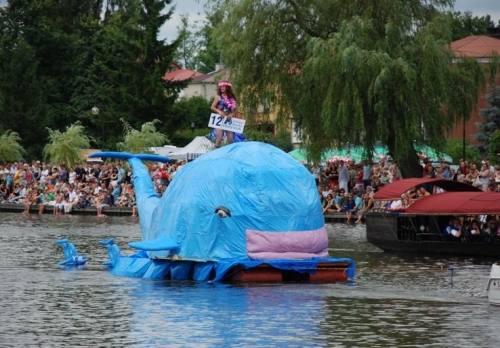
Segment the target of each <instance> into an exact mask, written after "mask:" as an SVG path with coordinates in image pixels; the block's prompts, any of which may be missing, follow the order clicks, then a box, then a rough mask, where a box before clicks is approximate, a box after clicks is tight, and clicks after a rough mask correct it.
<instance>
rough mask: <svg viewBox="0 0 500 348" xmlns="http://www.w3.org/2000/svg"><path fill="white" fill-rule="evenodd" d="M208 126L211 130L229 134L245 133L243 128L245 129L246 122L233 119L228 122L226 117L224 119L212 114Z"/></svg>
mask: <svg viewBox="0 0 500 348" xmlns="http://www.w3.org/2000/svg"><path fill="white" fill-rule="evenodd" d="M208 126H209V127H210V128H217V129H222V130H226V131H229V132H236V133H243V128H245V120H242V119H240V118H234V117H232V118H231V120H229V121H226V117H222V116H220V115H219V114H216V113H212V114H210V119H209V120H208Z"/></svg>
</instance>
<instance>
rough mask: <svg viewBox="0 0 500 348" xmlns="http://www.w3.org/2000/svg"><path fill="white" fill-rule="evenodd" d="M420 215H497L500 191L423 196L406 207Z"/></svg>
mask: <svg viewBox="0 0 500 348" xmlns="http://www.w3.org/2000/svg"><path fill="white" fill-rule="evenodd" d="M406 213H407V214H420V215H438V214H439V215H445V214H450V215H479V214H485V215H495V214H500V193H497V192H445V193H439V194H434V195H430V196H427V197H423V198H421V199H419V200H418V201H416V202H415V203H413V204H411V205H410V206H409V207H408V208H407V209H406Z"/></svg>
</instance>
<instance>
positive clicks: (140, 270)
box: [90, 142, 355, 281]
mask: <svg viewBox="0 0 500 348" xmlns="http://www.w3.org/2000/svg"><path fill="white" fill-rule="evenodd" d="M90 157H100V158H116V159H122V160H127V161H128V163H129V164H130V166H131V168H132V172H133V185H134V190H135V193H136V198H137V207H138V212H139V223H140V227H141V233H142V238H141V240H140V241H137V242H132V243H129V246H131V247H132V248H134V249H136V250H137V252H136V253H135V254H133V255H130V256H123V255H121V254H120V252H119V251H117V250H116V247H115V248H114V249H113V241H112V240H110V241H107V242H102V243H101V244H102V245H106V246H107V247H108V251H109V252H110V255H113V257H112V260H111V259H110V261H108V262H107V263H106V264H107V265H108V266H110V271H111V273H112V274H114V275H117V276H132V277H144V278H153V279H159V278H167V279H179V280H185V279H191V280H198V281H207V280H213V281H222V280H240V281H268V280H272V281H274V280H306V281H311V280H312V281H314V280H316V281H347V280H348V279H349V278H352V277H354V273H355V263H354V261H353V260H352V259H349V258H334V257H330V256H329V254H328V250H327V249H328V234H327V230H326V227H325V222H324V216H323V213H322V209H321V204H320V200H319V195H318V191H317V188H316V185H315V181H314V179H313V177H312V176H311V174H310V173H309V171H308V170H307V169H306V168H305V167H304V166H303V165H302V164H300V163H299V162H297V161H296V160H294V159H293V158H292V157H291V156H289V155H288V154H286V153H285V152H283V151H281V150H280V149H278V148H276V147H274V146H272V145H269V144H265V143H260V142H239V143H234V144H231V145H228V146H224V147H222V148H220V149H217V150H214V151H211V152H209V153H207V154H204V155H203V156H201V157H199V158H197V159H196V160H194V161H192V162H190V163H188V164H186V165H185V166H183V167H182V168H181V169H180V170H179V171H178V172H177V173H176V175H175V176H174V179H173V180H172V182H171V183H170V185H169V186H168V188H167V190H166V191H165V193H164V194H163V195H162V197H159V196H158V195H157V193H156V191H155V189H154V186H153V182H152V180H151V176H150V174H149V173H148V170H147V168H146V166H145V165H144V164H143V162H142V161H155V162H169V161H170V160H169V158H168V157H164V156H158V155H149V154H130V153H123V152H98V153H93V154H91V155H90Z"/></svg>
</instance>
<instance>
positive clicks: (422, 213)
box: [365, 178, 500, 257]
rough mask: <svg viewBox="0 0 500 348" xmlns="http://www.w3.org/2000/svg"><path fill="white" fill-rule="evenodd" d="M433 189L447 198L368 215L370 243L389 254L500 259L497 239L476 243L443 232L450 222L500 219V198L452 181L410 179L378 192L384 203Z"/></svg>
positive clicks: (439, 196) (464, 236) (435, 196)
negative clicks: (455, 219) (489, 217)
mask: <svg viewBox="0 0 500 348" xmlns="http://www.w3.org/2000/svg"><path fill="white" fill-rule="evenodd" d="M423 185H433V186H437V187H439V188H441V189H443V191H444V192H443V193H439V194H431V195H429V196H426V197H423V198H421V199H419V200H417V201H415V202H414V203H413V204H411V205H410V206H409V207H407V208H406V209H405V210H398V211H387V210H381V211H378V212H369V213H367V214H366V217H365V222H366V238H367V241H368V242H369V243H371V244H373V245H375V246H377V247H379V248H380V249H382V250H384V251H387V252H403V253H409V252H411V253H421V254H439V255H445V254H446V255H464V256H477V257H498V256H500V240H499V239H498V237H496V236H491V237H490V238H484V239H480V240H479V239H473V238H470V237H469V236H467V234H466V233H462V236H461V238H460V239H457V238H453V239H452V240H450V239H449V238H448V237H447V236H446V235H445V234H444V233H443V231H444V229H445V227H446V225H447V224H448V223H449V221H450V219H451V218H452V217H462V218H463V217H468V216H473V215H474V216H476V215H497V214H500V194H499V193H495V192H483V191H481V190H480V189H478V188H476V187H474V186H472V185H469V184H465V183H460V182H456V181H450V180H441V179H428V178H411V179H404V180H398V181H396V182H394V183H391V184H389V185H386V186H384V187H383V188H381V189H380V190H379V191H378V192H376V193H375V195H374V199H375V200H380V201H391V200H398V199H401V197H402V196H403V195H404V194H405V193H407V192H408V191H409V190H411V189H413V188H419V187H422V186H423Z"/></svg>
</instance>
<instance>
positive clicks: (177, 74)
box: [163, 69, 203, 82]
mask: <svg viewBox="0 0 500 348" xmlns="http://www.w3.org/2000/svg"><path fill="white" fill-rule="evenodd" d="M200 75H203V74H202V73H199V72H197V71H194V70H189V69H178V70H175V71H172V72H169V73H166V74H165V75H163V79H164V80H166V81H170V82H177V81H186V80H189V79H192V78H193V77H196V76H200Z"/></svg>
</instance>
